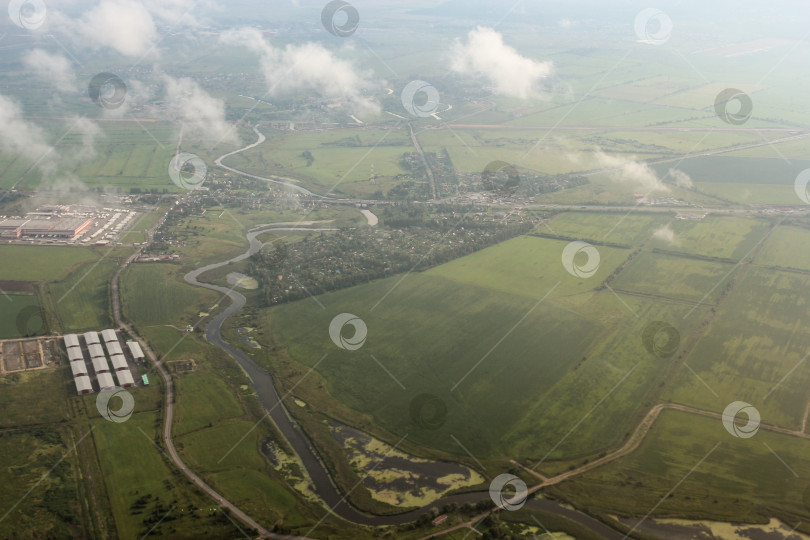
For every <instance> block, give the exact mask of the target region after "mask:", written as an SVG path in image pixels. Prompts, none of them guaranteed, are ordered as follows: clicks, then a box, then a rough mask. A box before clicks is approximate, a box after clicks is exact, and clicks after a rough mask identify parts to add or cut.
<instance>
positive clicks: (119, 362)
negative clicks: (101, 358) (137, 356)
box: [110, 354, 129, 369]
mask: <svg viewBox="0 0 810 540" xmlns="http://www.w3.org/2000/svg"><path fill="white" fill-rule="evenodd" d="M110 362H112V365H113V369H126V368H127V367H129V366H128V365H127V359H126V358H124V355H123V354H114V355H112V356H110Z"/></svg>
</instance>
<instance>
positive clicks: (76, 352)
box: [67, 347, 84, 362]
mask: <svg viewBox="0 0 810 540" xmlns="http://www.w3.org/2000/svg"><path fill="white" fill-rule="evenodd" d="M67 352H68V358H69V359H70V361H71V362H75V361H76V360H81V361H84V354H82V350H81V349H77V348H76V347H71V348H69V349H68V350H67Z"/></svg>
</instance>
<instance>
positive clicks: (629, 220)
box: [537, 212, 670, 246]
mask: <svg viewBox="0 0 810 540" xmlns="http://www.w3.org/2000/svg"><path fill="white" fill-rule="evenodd" d="M669 220H670V217H669V216H662V215H643V214H628V213H627V212H617V213H615V214H607V213H595V212H564V213H562V214H560V215H558V216H556V217H555V218H554V219H552V220H551V221H550V222H549V223H548V224H547V225H546V224H543V225H541V226H540V227H538V228H537V232H541V233H544V234H558V235H560V236H568V237H571V238H578V239H580V240H591V241H597V242H612V243H615V244H629V245H633V246H635V245H638V244H640V243H642V242H643V241H645V240H647V239H648V238H649V237H650V235H652V233H653V231H654V230H655V229H656V228H658V227H659V226H661V225H663V224H664V223H667V222H668V221H669Z"/></svg>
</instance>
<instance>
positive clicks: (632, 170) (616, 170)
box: [593, 149, 669, 193]
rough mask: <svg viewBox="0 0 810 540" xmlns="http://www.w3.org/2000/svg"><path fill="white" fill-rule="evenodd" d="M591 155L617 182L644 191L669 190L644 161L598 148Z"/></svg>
mask: <svg viewBox="0 0 810 540" xmlns="http://www.w3.org/2000/svg"><path fill="white" fill-rule="evenodd" d="M593 156H594V158H595V159H596V162H597V163H598V164H599V165H600V166H601V167H603V168H605V169H606V170H605V172H606V173H607V175H608V176H609V177H610V178H611V179H613V180H615V181H617V182H621V183H623V184H629V185H631V186H632V187H633V188H635V189H640V190H642V191H643V192H644V193H650V192H653V191H669V187H668V186H667V185H666V184H664V183H663V182H662V181H661V179H660V178H658V175H657V174H655V171H653V170H652V169H651V168H650V166H649V165H647V164H646V163H642V162H640V161H635V160H634V159H632V158H629V157H625V156H616V155H610V154H606V153H604V152H603V151H602V150H598V149H597V150H596V151H595V152H594V153H593Z"/></svg>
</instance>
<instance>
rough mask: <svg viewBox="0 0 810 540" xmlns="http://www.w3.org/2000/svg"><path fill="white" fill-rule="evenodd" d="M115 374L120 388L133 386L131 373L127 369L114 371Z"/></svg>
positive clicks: (133, 381) (133, 380)
mask: <svg viewBox="0 0 810 540" xmlns="http://www.w3.org/2000/svg"><path fill="white" fill-rule="evenodd" d="M115 376H116V378H117V379H118V385H119V386H121V387H122V388H130V387H132V386H135V379H133V378H132V373H130V371H129V370H128V369H122V370H121V371H116V372H115Z"/></svg>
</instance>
